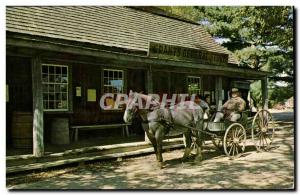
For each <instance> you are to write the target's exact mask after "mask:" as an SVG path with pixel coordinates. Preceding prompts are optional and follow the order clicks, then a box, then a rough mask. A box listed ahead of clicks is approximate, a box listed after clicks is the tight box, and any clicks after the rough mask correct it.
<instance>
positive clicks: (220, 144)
mask: <svg viewBox="0 0 300 195" xmlns="http://www.w3.org/2000/svg"><path fill="white" fill-rule="evenodd" d="M211 141H212V143H213V145H214V146H215V147H216V148H217V149H218V150H220V151H223V140H222V139H221V138H219V137H215V138H212V140H211Z"/></svg>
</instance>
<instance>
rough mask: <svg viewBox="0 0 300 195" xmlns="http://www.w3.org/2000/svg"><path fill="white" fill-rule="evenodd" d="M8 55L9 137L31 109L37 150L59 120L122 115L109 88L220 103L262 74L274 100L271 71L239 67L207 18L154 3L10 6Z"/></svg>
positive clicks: (82, 121) (105, 120) (109, 119)
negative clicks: (205, 23) (108, 106)
mask: <svg viewBox="0 0 300 195" xmlns="http://www.w3.org/2000/svg"><path fill="white" fill-rule="evenodd" d="M6 55H7V58H6V84H7V94H8V97H7V103H6V105H7V109H6V116H7V130H6V134H7V145H8V146H9V147H10V146H11V145H13V141H14V138H15V137H14V134H15V132H14V130H13V129H14V128H16V127H15V126H14V125H13V124H15V122H16V121H18V120H17V119H16V118H18V116H17V117H16V114H15V113H19V115H22V113H31V114H27V115H29V116H27V119H26V120H27V121H29V124H27V125H29V127H30V130H31V129H32V132H33V134H32V135H33V136H32V137H30V136H29V137H28V138H29V140H33V141H32V144H33V154H34V155H35V156H42V155H43V154H44V143H47V142H51V136H52V137H53V136H55V133H53V131H55V128H60V126H59V125H56V126H54V127H55V128H53V121H55V120H56V121H59V120H58V119H63V120H62V121H60V122H59V123H58V124H62V125H63V124H65V123H64V122H65V121H67V124H68V125H67V126H66V127H64V128H67V129H68V131H67V132H68V133H69V132H70V131H69V129H70V127H71V126H74V125H95V124H115V123H122V116H123V112H122V110H121V109H119V110H103V109H101V108H100V106H99V99H100V97H101V96H102V95H103V94H104V93H127V92H128V91H129V90H130V89H132V90H134V91H143V92H145V93H158V94H162V93H168V94H171V93H200V94H207V93H209V94H210V95H211V98H212V100H211V101H212V102H214V103H215V104H216V105H221V104H222V102H223V101H224V100H226V99H227V98H228V95H227V92H228V91H229V90H230V88H231V86H232V85H233V83H234V82H235V81H243V80H245V81H246V80H261V81H262V86H263V97H264V100H265V101H264V102H265V105H267V87H266V86H267V73H266V72H260V71H255V70H251V69H247V68H241V67H238V62H237V61H236V60H235V59H234V58H233V57H232V54H231V53H230V52H229V51H228V50H226V49H225V48H224V47H222V46H220V45H219V44H218V43H216V42H215V41H214V39H213V38H212V37H211V36H210V35H209V34H208V32H206V31H205V30H204V28H203V27H202V26H201V25H199V24H197V23H194V22H191V21H188V20H184V19H180V18H177V17H174V16H171V15H170V14H166V13H163V12H161V10H159V9H156V8H151V7H148V8H145V7H110V6H108V7H101V6H67V7H60V6H56V7H7V8H6ZM30 117H31V118H30ZM23 118H26V117H23ZM30 125H31V126H30ZM61 128H62V127H61ZM57 132H58V133H59V132H60V131H57ZM115 132H121V131H115ZM136 133H143V132H142V130H141V129H140V130H136ZM17 134H18V133H17ZM59 136H67V135H63V134H60V135H59ZM21 138H22V137H21ZM30 143H31V142H30Z"/></svg>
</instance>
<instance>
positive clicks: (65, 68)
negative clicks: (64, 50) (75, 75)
mask: <svg viewBox="0 0 300 195" xmlns="http://www.w3.org/2000/svg"><path fill="white" fill-rule="evenodd" d="M61 71H62V72H61V73H62V74H64V75H67V74H68V71H67V67H61Z"/></svg>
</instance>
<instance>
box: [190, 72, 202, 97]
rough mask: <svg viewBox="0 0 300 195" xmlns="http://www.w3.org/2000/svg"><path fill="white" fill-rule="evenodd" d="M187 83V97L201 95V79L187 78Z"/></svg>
mask: <svg viewBox="0 0 300 195" xmlns="http://www.w3.org/2000/svg"><path fill="white" fill-rule="evenodd" d="M187 83H188V93H189V95H192V94H200V93H201V78H200V77H194V76H188V77H187Z"/></svg>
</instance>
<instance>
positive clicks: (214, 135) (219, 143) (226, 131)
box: [192, 109, 275, 158]
mask: <svg viewBox="0 0 300 195" xmlns="http://www.w3.org/2000/svg"><path fill="white" fill-rule="evenodd" d="M249 113H251V111H248V110H247V111H243V112H242V113H241V116H242V117H241V118H240V119H239V120H238V121H237V122H231V121H229V120H226V119H224V121H220V122H213V119H214V116H215V114H216V112H215V113H214V114H213V115H212V116H211V117H210V118H209V119H208V120H207V121H205V125H204V129H203V130H200V129H195V128H192V131H194V132H197V131H198V132H199V133H193V135H199V134H201V136H203V137H204V138H203V140H211V141H212V143H213V145H214V146H215V147H216V148H217V149H219V150H222V151H224V153H225V154H226V155H227V156H228V157H230V158H236V157H239V156H240V155H241V154H242V153H243V152H244V151H245V147H246V141H247V139H252V143H253V144H254V145H255V147H256V149H257V151H262V150H267V149H269V148H270V146H271V144H272V141H273V138H274V133H275V126H274V121H273V117H272V114H271V113H270V112H269V111H268V110H264V109H262V110H259V111H258V112H257V113H256V114H255V115H254V117H250V116H249ZM194 140H195V137H194V138H193V143H192V148H193V149H194V148H197V147H199V146H198V144H197V142H195V141H194Z"/></svg>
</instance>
